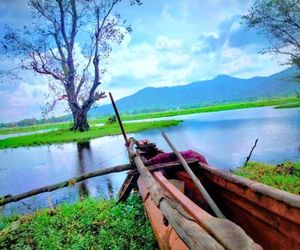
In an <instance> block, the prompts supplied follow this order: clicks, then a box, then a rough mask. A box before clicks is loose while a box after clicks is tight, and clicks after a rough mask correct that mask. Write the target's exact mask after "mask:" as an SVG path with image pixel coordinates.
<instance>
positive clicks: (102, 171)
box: [0, 164, 135, 206]
mask: <svg viewBox="0 0 300 250" xmlns="http://www.w3.org/2000/svg"><path fill="white" fill-rule="evenodd" d="M134 168H135V166H134V165H132V164H124V165H118V166H114V167H109V168H104V169H99V170H96V171H93V172H88V173H85V174H83V175H79V176H75V177H73V178H71V179H68V180H66V181H62V182H59V183H56V184H53V185H49V186H45V187H41V188H37V189H34V190H31V191H29V192H26V193H22V194H18V195H15V196H11V195H6V196H4V198H0V206H3V205H5V204H7V203H10V202H16V201H19V200H22V199H25V198H27V197H30V196H33V195H37V194H41V193H46V192H51V191H54V190H56V189H59V188H64V187H67V186H71V185H74V184H75V183H78V182H81V181H83V180H86V179H89V178H93V177H97V176H101V175H106V174H111V173H116V172H121V171H125V170H130V169H134Z"/></svg>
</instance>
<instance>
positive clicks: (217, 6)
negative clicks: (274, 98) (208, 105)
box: [0, 0, 287, 122]
mask: <svg viewBox="0 0 300 250" xmlns="http://www.w3.org/2000/svg"><path fill="white" fill-rule="evenodd" d="M252 3H253V1H252V0H205V1H204V0H144V4H143V5H142V6H139V7H130V6H129V4H128V2H126V1H125V0H123V2H122V3H121V4H120V5H119V6H118V11H119V12H120V14H121V15H122V16H123V17H124V18H126V19H127V21H128V23H129V24H131V26H132V28H133V32H132V33H131V34H129V35H127V36H126V37H125V39H124V41H123V43H122V44H121V45H120V46H117V47H115V48H114V50H113V52H112V54H111V58H110V60H109V66H108V72H107V74H106V76H105V80H104V83H103V85H102V86H101V87H102V90H105V91H111V92H113V94H114V96H115V98H116V99H119V98H121V97H124V96H127V95H129V94H132V93H134V92H136V91H138V90H140V89H142V88H144V87H148V86H154V87H159V86H174V85H179V84H180V85H183V84H187V83H190V82H193V81H198V80H206V79H211V78H214V77H216V76H217V75H220V74H228V75H231V76H235V77H241V78H250V77H254V76H267V75H270V74H273V73H275V72H278V71H280V70H283V69H284V68H286V67H287V66H286V65H285V66H282V65H280V63H279V62H282V61H284V58H282V57H281V58H279V57H275V56H273V55H269V54H265V55H261V54H259V53H258V52H259V51H260V50H261V49H262V48H264V47H266V46H267V42H266V41H265V40H264V39H263V38H261V37H259V36H258V35H257V34H256V33H255V32H254V31H249V30H247V29H245V27H244V26H243V25H242V24H241V23H240V17H241V15H243V14H245V13H246V12H247V10H248V9H249V7H250V6H251V4H252ZM30 21H31V16H30V12H29V9H28V7H27V5H26V3H25V1H23V0H2V1H1V2H0V35H3V25H4V24H8V25H11V26H15V27H20V26H22V25H24V24H27V23H30ZM78 46H79V47H80V45H79V44H78ZM11 66H13V64H12V62H10V61H8V60H7V59H6V58H1V60H0V69H5V68H7V67H11ZM47 91H48V89H47V81H46V79H44V78H42V77H39V76H37V75H34V74H31V73H29V72H24V73H23V78H22V79H21V80H16V81H14V82H3V83H0V107H1V108H0V122H8V121H16V120H19V119H24V118H30V117H40V116H41V110H40V107H41V106H43V103H44V94H45V93H47ZM107 102H108V100H104V101H103V100H102V101H101V102H100V103H99V104H104V103H107ZM63 110H64V108H63V107H62V106H60V107H58V108H57V109H56V111H55V112H54V113H53V114H54V115H61V114H63Z"/></svg>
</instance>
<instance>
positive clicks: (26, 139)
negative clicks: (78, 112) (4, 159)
mask: <svg viewBox="0 0 300 250" xmlns="http://www.w3.org/2000/svg"><path fill="white" fill-rule="evenodd" d="M181 122H182V121H175V120H169V121H153V122H137V123H127V124H124V127H125V130H126V132H127V133H133V132H139V131H143V130H147V129H154V128H163V127H170V126H177V125H178V124H180V123H181ZM120 133H121V130H120V128H119V126H118V124H112V125H108V124H107V125H105V126H102V127H92V128H90V130H89V131H86V132H73V131H70V130H68V129H60V130H57V131H50V132H46V133H40V134H32V135H25V136H18V137H11V138H6V139H3V140H0V149H5V148H16V147H22V146H35V145H45V144H53V143H65V142H71V141H73V142H74V141H87V140H90V139H92V138H98V137H103V136H107V135H118V134H120Z"/></svg>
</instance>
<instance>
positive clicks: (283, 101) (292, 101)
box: [0, 97, 300, 134]
mask: <svg viewBox="0 0 300 250" xmlns="http://www.w3.org/2000/svg"><path fill="white" fill-rule="evenodd" d="M266 106H275V108H294V107H300V98H295V97H293V98H276V99H268V100H265V99H263V100H257V101H251V102H236V103H225V104H218V105H213V106H206V107H197V108H189V109H178V110H170V111H161V112H152V113H141V114H133V115H128V114H121V117H122V120H123V121H132V120H142V119H152V118H162V117H170V116H177V115H188V114H195V113H206V112H217V111H224V110H234V109H243V108H255V107H266ZM107 118H108V117H102V118H98V119H91V120H90V121H89V124H90V125H91V126H93V125H96V124H99V123H106V121H107ZM71 125H72V124H71V123H70V122H63V123H48V124H41V125H34V126H26V127H11V128H1V129H0V134H12V133H21V132H32V131H39V130H46V129H68V128H69V127H71Z"/></svg>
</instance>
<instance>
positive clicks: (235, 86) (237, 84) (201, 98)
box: [89, 67, 300, 117]
mask: <svg viewBox="0 0 300 250" xmlns="http://www.w3.org/2000/svg"><path fill="white" fill-rule="evenodd" d="M299 74H300V73H299V70H298V69H297V68H295V67H292V68H288V69H286V70H283V71H281V72H279V73H276V74H273V75H270V76H268V77H253V78H250V79H241V78H235V77H231V76H228V75H219V76H217V77H216V78H214V79H211V80H206V81H198V82H193V83H190V84H187V85H179V86H174V87H159V88H153V87H148V88H144V89H142V90H140V91H138V92H136V93H135V94H133V95H130V96H127V97H124V98H122V99H120V100H118V101H117V102H116V104H117V106H118V108H119V110H120V112H126V113H132V112H146V111H154V110H162V109H164V110H166V109H176V108H184V107H195V106H205V105H213V104H217V103H218V104H219V103H224V102H236V101H247V100H248V101H249V100H255V99H257V98H268V97H274V96H285V95H290V94H295V90H296V89H298V90H299V89H300V83H299V81H300V79H299V78H297V76H299ZM297 81H298V82H297ZM112 113H113V111H112V107H111V105H103V106H100V107H96V108H94V109H92V110H91V111H90V112H89V115H90V116H91V117H96V116H101V115H107V114H112Z"/></svg>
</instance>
